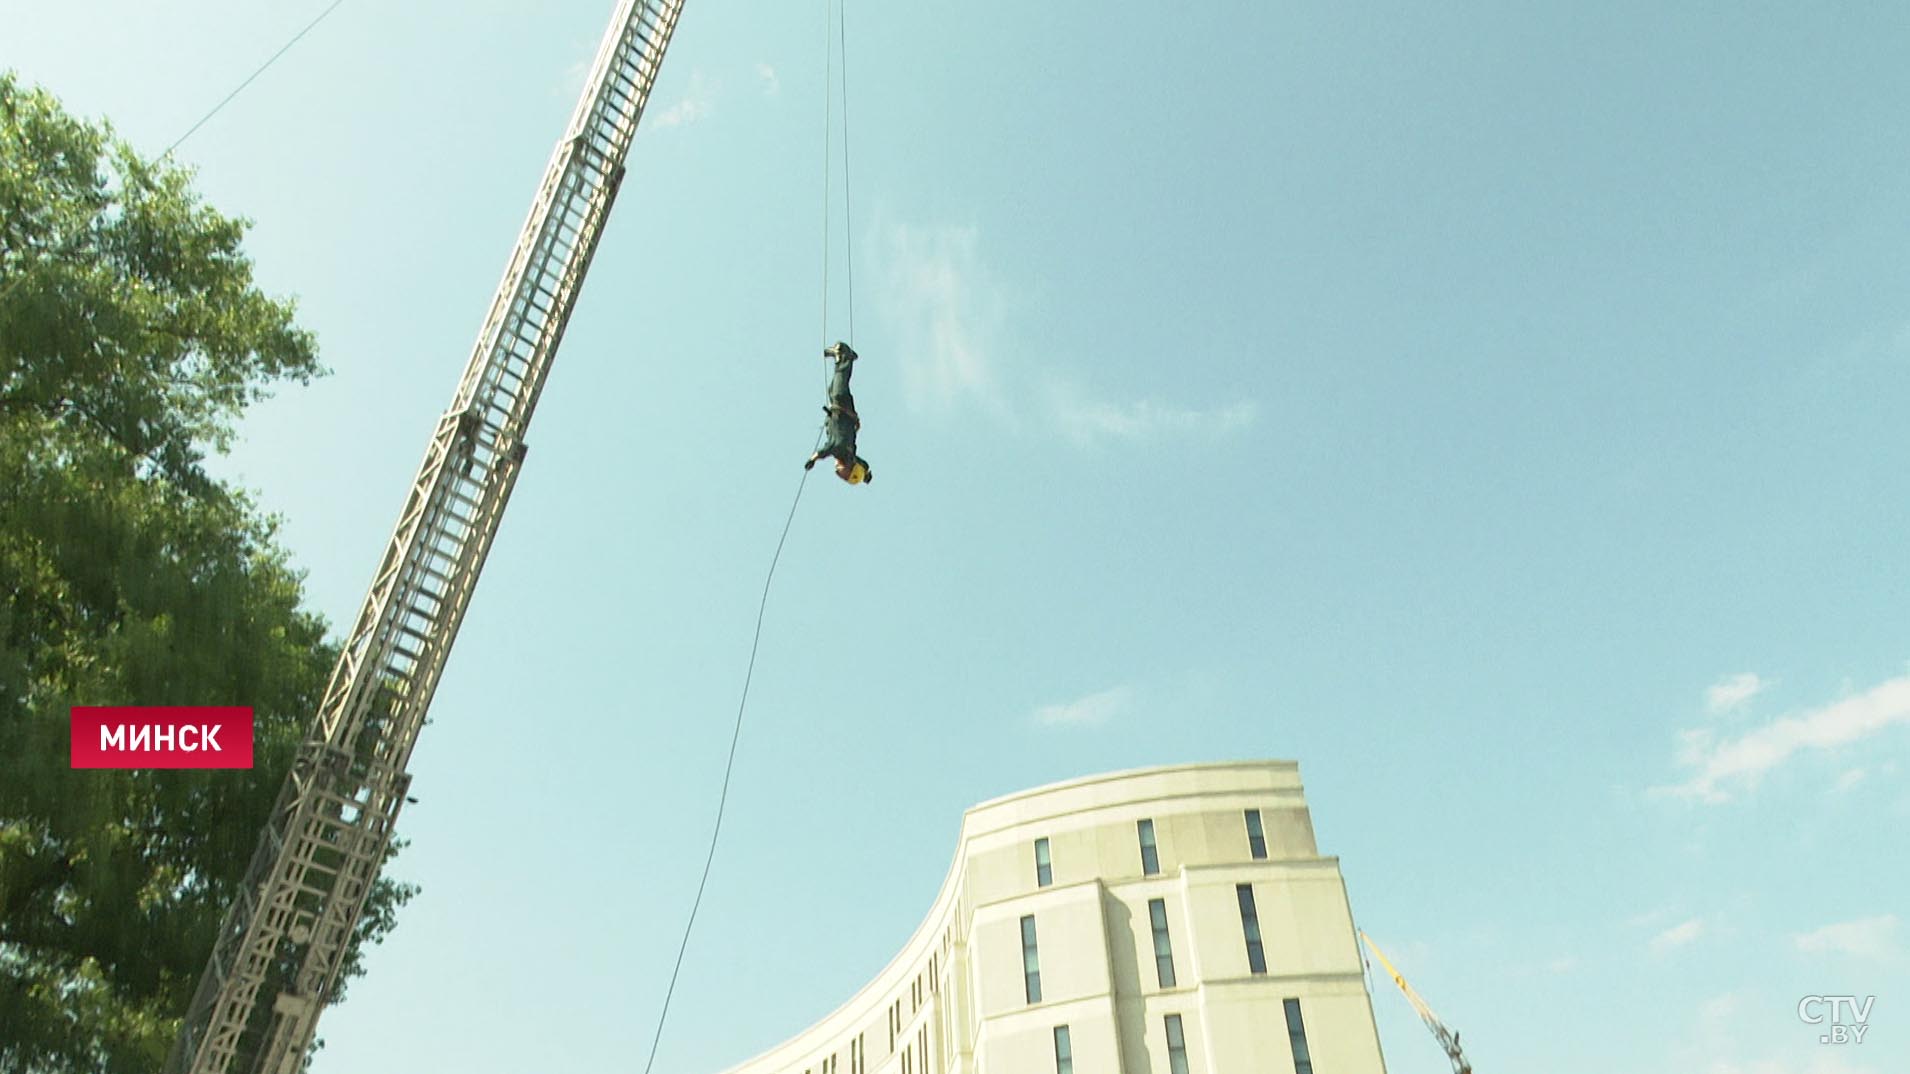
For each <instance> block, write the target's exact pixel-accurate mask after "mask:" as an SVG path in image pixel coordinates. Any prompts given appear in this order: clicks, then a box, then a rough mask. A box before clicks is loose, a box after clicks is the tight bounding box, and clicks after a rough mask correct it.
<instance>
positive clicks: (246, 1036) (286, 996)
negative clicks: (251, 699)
mask: <svg viewBox="0 0 1910 1074" xmlns="http://www.w3.org/2000/svg"><path fill="white" fill-rule="evenodd" d="M682 7H683V0H619V3H618V4H617V7H616V11H615V14H614V15H613V17H612V20H611V23H610V28H609V30H608V32H607V33H606V34H605V36H604V40H603V43H602V45H601V46H599V48H598V51H597V57H596V62H595V64H594V65H593V66H592V68H591V72H590V77H589V79H588V81H587V82H586V83H585V86H584V92H583V96H582V98H581V99H580V100H579V102H578V104H577V110H576V112H575V113H574V114H573V115H572V116H571V120H570V125H569V127H568V128H567V129H566V130H565V133H564V137H563V140H562V141H560V142H559V143H558V145H557V148H556V150H555V152H554V153H553V154H552V156H551V160H550V164H549V166H548V167H547V168H546V169H545V172H544V178H543V181H542V183H541V184H540V185H539V187H538V190H537V196H536V199H535V200H534V201H533V202H532V203H531V211H530V216H529V218H528V219H526V220H525V222H524V229H523V231H522V233H521V234H520V236H519V238H518V242H517V246H516V248H515V250H513V251H512V253H511V259H510V262H509V264H508V266H507V267H506V269H505V272H504V279H503V281H502V282H501V283H500V284H499V286H498V290H497V295H496V297H495V298H494V299H493V300H492V302H491V306H490V310H489V312H488V313H487V315H486V316H485V319H484V326H483V329H482V331H481V332H479V334H478V339H477V345H476V347H475V348H474V350H473V351H472V354H471V359H470V362H469V363H468V364H467V365H466V366H465V369H464V374H463V376H462V377H461V378H460V379H459V381H458V388H457V394H456V395H455V396H453V398H452V402H451V406H450V408H449V409H448V410H446V411H445V412H444V414H443V416H442V417H440V418H439V419H438V422H437V425H436V427H435V428H434V430H433V432H432V435H431V442H430V444H429V445H428V446H427V447H426V449H425V454H424V462H423V463H422V464H421V465H420V466H419V468H418V475H417V477H416V478H415V479H414V480H413V482H412V484H411V489H410V492H409V493H408V494H407V496H406V497H405V503H404V509H403V511H402V512H401V513H400V514H399V517H398V524H397V527H396V529H395V530H394V531H393V533H392V536H391V541H390V543H389V545H388V546H387V548H386V550H385V554H384V557H383V558H382V559H381V560H380V562H379V565H378V569H377V573H376V574H375V575H374V577H373V580H372V583H371V589H370V591H369V592H368V593H367V594H366V596H365V602H364V605H363V606H362V607H361V609H360V610H359V613H358V617H357V619H356V620H355V623H354V625H353V627H352V630H351V633H350V635H349V636H348V637H347V640H346V642H345V645H344V649H343V651H342V652H341V653H340V655H339V660H338V664H337V666H336V667H335V668H334V669H333V671H332V676H331V679H330V680H329V682H328V684H327V686H326V688H325V693H324V697H323V700H322V701H321V702H320V705H319V709H318V713H317V715H316V716H315V718H314V719H313V721H312V723H311V724H310V726H309V727H308V728H307V730H306V734H305V738H304V740H303V742H302V744H301V745H300V747H299V749H298V752H297V755H296V756H295V758H294V760H293V762H292V770H291V772H290V774H289V775H288V776H287V777H286V780H285V785H284V787H283V789H282V790H281V791H280V793H279V796H278V799H277V801H276V802H275V804H274V805H273V807H272V812H271V814H270V815H269V817H268V819H267V821H266V824H265V829H264V831H263V833H262V834H261V836H260V839H259V844H258V848H257V850H256V851H255V852H254V854H253V856H252V859H251V863H250V865H249V866H248V868H247V872H246V876H245V879H244V881H243V883H242V884H241V885H240V888H239V891H238V894H237V896H236V897H235V899H234V900H233V903H232V905H231V906H230V907H229V908H228V909H227V911H226V916H225V919H224V922H223V923H222V924H221V926H220V929H219V932H218V934H217V936H216V938H215V940H214V943H213V949H212V954H211V958H210V959H209V960H208V962H207V965H206V969H205V973H204V975H203V976H202V977H201V978H200V982H199V988H198V991H197V992H196V993H195V995H194V997H193V1000H192V1004H191V1006H190V1007H189V1008H188V1009H187V1014H186V1018H185V1021H184V1024H183V1025H182V1026H181V1028H180V1033H179V1037H178V1039H177V1040H176V1041H175V1043H174V1045H173V1049H172V1053H171V1055H170V1056H169V1058H168V1060H167V1064H166V1068H165V1069H166V1070H167V1071H168V1072H169V1074H295V1072H297V1071H299V1070H301V1069H302V1068H303V1066H304V1062H305V1057H306V1054H307V1052H308V1050H309V1049H310V1047H311V1042H312V1038H313V1033H314V1030H315V1029H316V1026H317V1021H318V1016H319V1014H320V1013H321V1012H322V1010H323V1009H324V1007H325V1004H326V1002H327V1001H328V1000H329V999H330V997H331V995H332V991H333V989H334V988H335V986H336V985H337V981H338V972H339V968H340V965H341V963H342V962H343V960H344V957H345V953H346V950H347V948H348V947H349V945H350V942H351V938H352V935H353V933H354V931H355V930H356V929H357V927H358V921H359V916H360V914H362V913H363V911H364V908H365V902H366V899H367V897H368V896H369V895H370V893H371V889H372V884H373V882H374V881H375V880H376V879H377V876H378V869H379V867H380V865H381V864H382V863H383V861H384V859H385V855H386V854H387V852H388V851H389V849H390V846H391V838H392V831H393V827H394V825H395V824H396V822H397V819H398V812H399V810H400V809H401V808H402V807H403V805H404V801H405V793H406V790H407V789H408V787H409V785H410V780H411V776H410V774H409V773H408V772H407V771H406V766H407V764H408V763H409V760H410V757H411V750H412V747H413V746H414V745H416V743H417V740H418V731H419V729H420V728H422V727H423V726H424V718H425V712H426V710H427V708H429V706H430V704H431V697H432V694H433V692H434V691H435V690H436V688H437V685H438V678H439V676H440V675H441V674H442V673H443V671H444V662H445V657H446V656H447V655H448V654H449V652H450V649H451V644H452V642H453V641H454V640H455V639H456V637H457V633H458V626H459V624H460V623H461V622H462V621H463V619H464V611H465V607H466V605H467V604H468V603H469V601H470V599H471V592H472V590H473V588H474V587H475V586H476V584H477V579H478V573H479V572H480V571H481V570H482V569H483V566H484V560H485V556H486V555H487V554H488V553H489V551H490V548H491V541H492V539H493V538H494V537H495V536H496V534H497V527H498V521H499V519H500V517H501V516H502V515H503V513H504V507H505V504H506V503H507V502H508V501H509V500H510V495H511V489H512V486H513V485H514V484H515V483H516V481H517V475H518V470H519V468H520V467H521V466H522V465H523V462H524V452H525V441H524V434H525V431H526V429H527V427H528V426H529V424H530V420H531V412H532V410H533V409H535V407H536V405H537V398H538V395H539V393H540V392H541V391H542V390H543V387H544V379H545V377H546V376H547V375H548V374H549V372H550V364H551V359H552V358H553V357H554V356H555V354H556V352H557V347H558V344H559V342H560V341H561V340H562V339H563V335H564V327H565V324H566V323H567V322H568V321H569V319H570V314H571V310H572V308H573V307H574V306H575V304H576V301H577V294H578V290H579V288H580V287H581V286H582V284H583V281H584V274H585V272H586V271H588V269H589V267H590V260H591V256H592V255H593V254H594V253H595V251H596V247H597V241H598V239H599V238H600V237H601V236H602V234H603V227H604V221H605V220H606V218H607V217H608V216H609V213H610V206H611V203H612V201H613V200H614V199H615V198H616V195H617V188H618V185H619V183H620V182H621V181H622V179H623V173H624V158H625V156H626V155H627V154H628V152H629V149H630V141H631V138H632V136H633V135H634V134H635V133H636V128H637V121H638V119H639V118H641V116H642V114H643V108H644V105H645V103H646V102H647V101H648V100H649V96H650V90H651V87H652V86H653V85H654V83H655V79H656V74H657V69H658V66H659V65H660V64H661V63H662V61H663V53H664V50H665V49H666V48H667V47H668V46H669V43H670V36H671V34H672V32H673V31H674V30H675V28H676V22H677V16H678V14H679V13H680V12H681V10H682Z"/></svg>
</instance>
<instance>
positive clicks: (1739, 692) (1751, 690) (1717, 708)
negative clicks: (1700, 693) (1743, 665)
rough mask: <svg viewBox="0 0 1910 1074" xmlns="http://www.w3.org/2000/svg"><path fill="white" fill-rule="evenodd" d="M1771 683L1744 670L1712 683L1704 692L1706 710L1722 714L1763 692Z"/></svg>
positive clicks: (1714, 713) (1713, 713)
mask: <svg viewBox="0 0 1910 1074" xmlns="http://www.w3.org/2000/svg"><path fill="white" fill-rule="evenodd" d="M1770 685H1771V684H1770V683H1768V682H1765V681H1764V680H1763V679H1760V678H1758V677H1757V675H1756V674H1755V673H1753V672H1749V671H1747V672H1744V673H1742V674H1739V675H1733V676H1731V677H1730V678H1727V679H1720V680H1718V681H1717V682H1715V683H1712V684H1711V686H1710V688H1708V689H1706V690H1705V692H1704V707H1705V710H1706V711H1708V712H1710V713H1711V714H1712V715H1714V716H1715V715H1722V714H1724V713H1727V712H1730V711H1731V710H1732V709H1735V708H1737V707H1738V706H1740V705H1742V704H1744V703H1745V702H1746V701H1749V700H1751V699H1752V698H1754V697H1756V696H1757V695H1759V694H1761V693H1763V692H1764V691H1765V689H1766V688H1768V687H1769V686H1770Z"/></svg>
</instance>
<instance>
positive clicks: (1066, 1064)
mask: <svg viewBox="0 0 1910 1074" xmlns="http://www.w3.org/2000/svg"><path fill="white" fill-rule="evenodd" d="M1054 1074H1074V1042H1072V1041H1070V1040H1069V1039H1068V1027H1067V1026H1056V1027H1054Z"/></svg>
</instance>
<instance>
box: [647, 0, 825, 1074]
mask: <svg viewBox="0 0 1910 1074" xmlns="http://www.w3.org/2000/svg"><path fill="white" fill-rule="evenodd" d="M822 11H823V35H822V44H823V54H824V57H825V59H824V60H823V85H822V309H821V311H820V324H819V325H818V330H819V331H820V332H821V336H822V345H823V346H824V347H827V346H828V345H829V239H830V234H829V178H830V166H831V164H832V163H833V160H834V157H833V153H832V145H831V141H830V122H829V121H830V119H831V118H833V116H832V111H831V109H832V103H833V102H832V98H833V96H834V90H835V56H834V54H833V52H832V51H831V49H830V45H831V42H830V40H829V14H830V0H823V5H822ZM838 19H840V15H839V13H838ZM840 25H841V24H840V22H839V21H838V24H837V26H838V34H839V35H840V34H841V29H840ZM838 40H839V41H841V42H842V43H843V44H844V46H845V49H846V40H847V39H846V38H845V37H840V36H839V38H838ZM848 66H849V64H848V54H847V52H846V51H845V52H844V54H843V89H842V94H843V96H842V114H843V133H842V172H843V212H844V213H845V214H846V213H847V212H848V208H849V191H848V177H849V130H848V127H849V123H848V116H849V97H848V93H849V90H848ZM844 231H845V233H847V232H848V231H849V229H848V226H847V224H846V222H845V224H844ZM847 260H848V264H847V265H846V266H845V267H846V269H847V271H848V276H849V279H848V283H849V335H850V338H854V336H855V268H854V255H853V253H850V254H848V255H847ZM827 376H828V370H827V367H826V366H825V368H824V377H825V378H826V377H827ZM824 435H825V433H824V432H818V433H817V434H816V443H815V448H820V447H821V446H822V441H823V437H824ZM815 448H811V450H812V451H814V450H815ZM808 487H809V471H808V470H807V469H805V470H804V471H803V474H802V479H801V480H800V481H798V482H797V483H796V497H795V499H793V500H791V501H790V503H789V515H788V516H787V517H786V518H784V519H783V531H782V533H781V534H780V535H779V536H778V537H777V538H776V551H775V554H773V555H771V556H770V557H769V573H768V574H767V575H766V576H765V577H764V578H763V594H762V597H761V599H759V600H758V601H757V603H756V629H755V632H754V633H753V634H751V635H750V639H749V664H748V666H747V667H746V668H745V669H744V671H743V694H742V697H741V698H740V699H739V700H738V701H737V703H736V725H735V727H734V728H733V729H731V731H730V749H729V756H728V757H727V758H726V759H725V760H724V762H723V788H722V790H721V791H720V792H719V793H718V794H717V798H716V824H715V826H714V827H713V828H712V829H711V831H710V849H709V853H708V854H707V855H706V856H705V857H704V859H703V875H702V876H701V877H699V878H698V879H697V882H696V897H695V898H694V899H692V900H691V901H690V917H689V920H688V921H686V922H684V924H683V939H682V941H681V942H680V943H678V944H677V949H676V964H675V965H673V966H672V967H671V968H670V984H669V986H668V987H666V988H665V989H664V991H663V1010H662V1011H661V1012H660V1013H659V1014H658V1015H657V1031H656V1035H655V1036H653V1037H652V1038H651V1039H650V1056H649V1058H648V1059H646V1060H645V1061H644V1064H643V1074H650V1071H651V1069H652V1068H653V1067H654V1066H655V1065H656V1061H657V1048H658V1046H659V1045H660V1044H662V1042H663V1027H664V1024H665V1023H666V1022H667V1021H668V1020H669V1017H670V1000H671V998H672V997H674V996H675V995H676V983H677V978H678V977H679V976H680V975H681V974H682V972H683V958H684V956H685V954H686V953H687V952H688V951H689V949H690V934H691V932H692V931H693V930H694V929H695V928H696V915H697V911H698V910H700V909H701V908H702V906H703V892H704V890H705V889H706V888H707V887H708V886H709V882H710V867H711V866H712V865H713V864H714V863H715V861H716V847H717V843H718V841H719V839H720V837H721V836H722V834H723V814H724V810H725V809H726V808H727V806H728V805H729V794H730V778H731V776H732V775H733V774H734V772H735V770H736V746H737V743H738V742H740V741H741V740H742V737H743V713H744V712H745V711H746V710H747V708H748V705H749V686H750V682H751V681H752V680H753V679H754V678H755V676H756V653H757V650H758V649H759V648H760V647H761V645H762V641H763V616H764V614H765V613H766V612H767V610H768V608H769V590H770V586H771V584H772V583H773V582H775V580H776V565H777V564H779V563H781V562H782V558H783V545H784V544H785V543H787V542H788V540H789V528H790V526H792V525H794V524H795V521H796V508H797V507H798V506H800V505H801V504H802V494H803V490H804V489H805V488H808Z"/></svg>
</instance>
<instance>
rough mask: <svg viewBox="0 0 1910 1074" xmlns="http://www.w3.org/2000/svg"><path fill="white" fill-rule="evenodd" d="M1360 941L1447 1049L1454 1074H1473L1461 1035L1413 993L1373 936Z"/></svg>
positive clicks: (1363, 934)
mask: <svg viewBox="0 0 1910 1074" xmlns="http://www.w3.org/2000/svg"><path fill="white" fill-rule="evenodd" d="M1360 939H1362V940H1365V941H1366V946H1367V949H1368V950H1370V951H1372V952H1373V957H1374V958H1377V959H1379V964H1380V965H1381V966H1384V967H1386V975H1387V976H1389V977H1391V978H1392V979H1393V983H1394V984H1396V985H1398V986H1399V990H1400V991H1401V992H1404V993H1405V994H1406V1001H1407V1002H1408V1003H1411V1004H1412V1005H1413V1010H1415V1011H1418V1012H1419V1020H1420V1021H1422V1022H1424V1023H1426V1028H1427V1029H1430V1030H1432V1033H1433V1036H1434V1037H1437V1038H1438V1039H1439V1046H1440V1047H1441V1048H1444V1049H1445V1051H1446V1058H1448V1059H1450V1060H1452V1070H1453V1074H1472V1064H1471V1063H1468V1062H1466V1053H1464V1052H1462V1051H1460V1050H1459V1034H1457V1033H1454V1032H1453V1031H1452V1030H1450V1029H1447V1028H1446V1023H1444V1022H1442V1021H1440V1020H1439V1016H1438V1015H1436V1014H1434V1013H1433V1009H1432V1008H1431V1007H1430V1006H1427V1004H1426V1001H1425V1000H1423V999H1420V998H1419V993H1417V992H1415V991H1413V986H1412V985H1409V984H1407V983H1406V978H1404V977H1402V976H1400V973H1399V971H1398V970H1396V969H1394V968H1393V964H1392V963H1391V962H1388V961H1387V960H1386V952H1384V951H1381V950H1380V949H1379V945H1378V944H1376V943H1374V942H1373V938H1372V937H1371V936H1368V935H1367V934H1366V933H1365V932H1363V931H1362V932H1361V933H1360Z"/></svg>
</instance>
